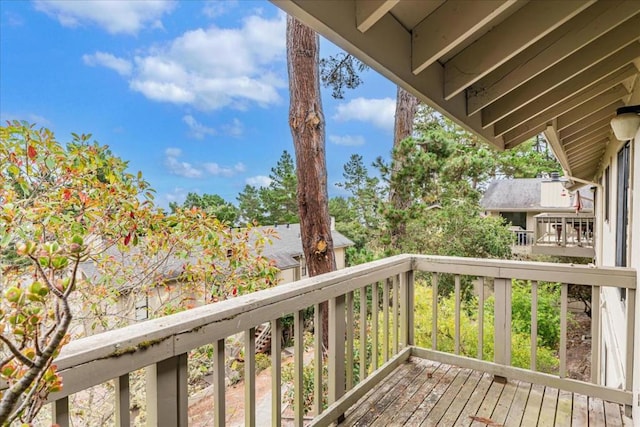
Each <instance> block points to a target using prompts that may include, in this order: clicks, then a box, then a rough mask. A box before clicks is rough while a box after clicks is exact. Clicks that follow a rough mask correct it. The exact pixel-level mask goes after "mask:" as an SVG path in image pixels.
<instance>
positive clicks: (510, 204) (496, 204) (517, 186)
mask: <svg viewBox="0 0 640 427" xmlns="http://www.w3.org/2000/svg"><path fill="white" fill-rule="evenodd" d="M543 181H548V178H519V179H497V180H494V181H492V182H491V183H490V184H489V187H488V188H487V191H486V192H485V193H484V196H483V197H482V199H481V200H480V206H482V208H483V209H485V210H489V211H514V210H517V211H525V212H526V211H553V210H558V209H562V210H567V211H570V210H571V208H567V207H566V206H558V207H555V208H554V207H553V206H551V207H549V206H541V204H540V199H541V191H540V190H541V186H542V182H543ZM578 191H580V195H581V196H582V205H583V209H585V210H593V202H592V201H591V200H587V199H586V198H589V199H591V198H592V194H591V191H590V190H589V187H588V186H585V187H582V188H580V189H579V190H578ZM571 205H573V200H572V203H571Z"/></svg>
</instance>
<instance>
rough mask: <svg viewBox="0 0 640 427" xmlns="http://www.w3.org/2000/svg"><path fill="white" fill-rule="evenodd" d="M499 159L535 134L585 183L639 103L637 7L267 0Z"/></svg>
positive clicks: (558, 1)
mask: <svg viewBox="0 0 640 427" xmlns="http://www.w3.org/2000/svg"><path fill="white" fill-rule="evenodd" d="M272 1H273V2H274V3H275V4H276V5H277V6H279V7H280V8H282V9H283V10H285V11H286V12H287V13H289V14H291V15H293V16H295V17H296V18H297V19H299V20H301V21H302V22H304V23H305V24H307V25H308V26H310V27H311V28H313V29H314V30H316V31H317V32H318V33H320V34H322V35H323V36H324V37H326V38H327V39H329V40H331V41H332V42H334V43H335V44H337V45H338V46H340V47H341V48H343V49H344V50H346V51H347V52H349V53H352V54H353V55H355V56H356V57H358V58H359V59H360V60H362V61H364V62H365V63H367V64H368V65H369V66H371V67H372V68H373V69H375V70H377V71H378V72H380V73H381V74H383V75H385V76H386V77H388V78H389V79H390V80H392V81H393V82H395V83H396V84H398V85H400V86H402V87H403V88H404V89H406V90H407V91H409V92H411V93H413V94H414V95H416V96H417V97H418V98H419V99H421V100H422V101H423V102H425V103H427V104H428V105H431V106H432V107H434V108H435V109H437V110H438V111H440V112H442V113H443V114H445V115H447V116H448V117H450V118H451V119H453V120H454V121H455V122H457V123H458V124H460V125H462V126H463V127H465V128H466V129H468V130H470V131H471V132H473V133H475V134H476V135H478V136H479V137H481V138H483V139H485V140H486V141H488V142H490V143H491V144H493V145H494V146H495V147H497V148H499V149H504V148H512V147H515V146H517V145H518V144H520V143H522V142H524V141H526V140H527V139H529V138H531V137H533V136H535V135H537V134H539V133H544V134H545V136H546V138H547V139H548V140H549V141H550V143H551V146H552V147H553V150H554V152H555V153H556V155H557V157H558V159H559V160H560V163H561V164H562V167H563V168H564V169H565V173H566V174H567V175H568V176H573V177H576V178H579V179H583V180H591V179H592V178H593V177H594V175H595V174H596V173H597V171H598V168H599V166H600V163H601V159H602V157H603V155H604V153H605V151H606V147H607V145H608V144H609V143H610V142H611V141H614V142H615V141H616V140H615V137H614V136H613V134H612V132H611V129H610V126H609V121H610V119H611V118H612V117H613V116H614V115H615V111H616V108H618V107H620V106H623V105H632V104H639V103H640V89H639V86H640V85H639V84H638V80H639V77H638V75H639V72H638V70H639V69H640V42H639V39H640V2H639V1H637V0H628V1H622V0H607V1H604V0H600V1H596V0H548V1H526V0H496V1H490V0H488V1H479V2H460V1H455V0H340V1H332V0H329V1H317V0H272Z"/></svg>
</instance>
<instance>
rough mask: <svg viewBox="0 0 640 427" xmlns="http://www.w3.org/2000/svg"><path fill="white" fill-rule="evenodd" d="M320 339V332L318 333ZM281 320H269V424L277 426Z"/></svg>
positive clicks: (280, 414) (280, 392) (280, 404)
mask: <svg viewBox="0 0 640 427" xmlns="http://www.w3.org/2000/svg"><path fill="white" fill-rule="evenodd" d="M320 335H321V336H320V340H322V334H320ZM281 339H282V321H281V320H280V319H275V320H272V321H271V425H272V426H273V427H278V426H280V425H281V424H282V388H281V385H280V383H281V377H282V375H281V371H280V367H281V365H282V344H281V341H280V340H281Z"/></svg>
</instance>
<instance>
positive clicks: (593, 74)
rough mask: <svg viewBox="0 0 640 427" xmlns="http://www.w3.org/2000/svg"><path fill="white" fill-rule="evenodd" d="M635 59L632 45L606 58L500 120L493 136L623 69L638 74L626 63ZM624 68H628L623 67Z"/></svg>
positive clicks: (638, 51)
mask: <svg viewBox="0 0 640 427" xmlns="http://www.w3.org/2000/svg"><path fill="white" fill-rule="evenodd" d="M638 56H640V43H637V42H634V43H633V44H631V45H629V46H627V47H625V48H624V49H622V50H620V51H619V52H617V53H616V54H614V55H612V56H611V57H609V58H608V59H607V60H606V61H602V62H599V63H598V64H596V65H594V66H593V67H591V68H589V69H587V70H585V71H584V72H582V73H580V74H578V75H577V76H576V77H574V78H572V79H571V80H569V81H567V82H565V83H563V84H562V85H560V86H559V87H557V88H556V89H555V90H553V91H552V92H549V93H547V94H546V95H544V96H542V97H540V98H538V99H536V100H535V101H533V102H531V103H529V104H527V105H526V106H525V107H523V108H520V109H519V110H516V111H515V112H513V113H511V114H509V115H508V116H507V117H505V118H503V119H501V120H499V121H498V122H496V123H495V126H494V132H495V134H496V135H502V134H503V133H505V132H507V131H509V130H511V129H513V128H515V127H516V126H518V125H519V124H520V123H524V122H526V121H527V120H529V119H530V118H531V117H535V116H537V115H539V114H542V113H544V112H545V111H546V110H548V109H550V108H551V107H553V106H555V105H558V104H560V103H561V102H563V101H565V100H567V99H569V98H571V97H572V96H573V95H574V94H575V93H577V92H579V91H581V90H584V89H585V88H588V87H592V86H594V85H596V84H597V83H598V82H599V81H601V80H603V79H605V78H606V77H607V76H610V75H612V74H620V72H621V71H622V70H627V71H626V73H628V75H627V78H628V77H631V76H632V75H633V74H635V73H637V68H636V67H635V66H634V65H633V64H629V63H630V62H631V61H633V60H634V59H636V58H637V57H638ZM627 64H628V65H627ZM625 65H627V67H625ZM623 67H624V68H623ZM629 67H630V68H629ZM621 69H622V70H621ZM631 69H633V70H631Z"/></svg>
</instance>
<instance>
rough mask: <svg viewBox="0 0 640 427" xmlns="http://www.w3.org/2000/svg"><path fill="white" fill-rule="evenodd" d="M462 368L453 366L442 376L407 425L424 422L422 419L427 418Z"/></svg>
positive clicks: (417, 424)
mask: <svg viewBox="0 0 640 427" xmlns="http://www.w3.org/2000/svg"><path fill="white" fill-rule="evenodd" d="M461 370H462V368H460V367H458V366H451V367H450V368H449V370H448V371H447V372H446V373H445V374H444V375H443V376H442V378H440V381H438V384H436V386H435V387H434V388H433V390H431V392H430V393H429V394H428V395H427V396H426V397H425V398H424V399H423V400H422V402H421V403H420V404H419V405H418V407H417V408H416V410H415V411H414V412H413V414H411V418H409V419H408V420H407V422H406V423H405V425H407V426H419V425H420V424H421V423H422V420H424V419H425V418H427V415H429V413H430V412H431V410H432V409H433V408H434V407H435V406H436V405H437V404H438V401H439V400H440V398H441V397H442V396H443V395H444V394H445V393H446V392H447V390H448V389H449V386H450V385H451V383H452V382H453V381H454V380H455V378H456V377H457V376H458V373H459V372H460V371H461Z"/></svg>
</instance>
